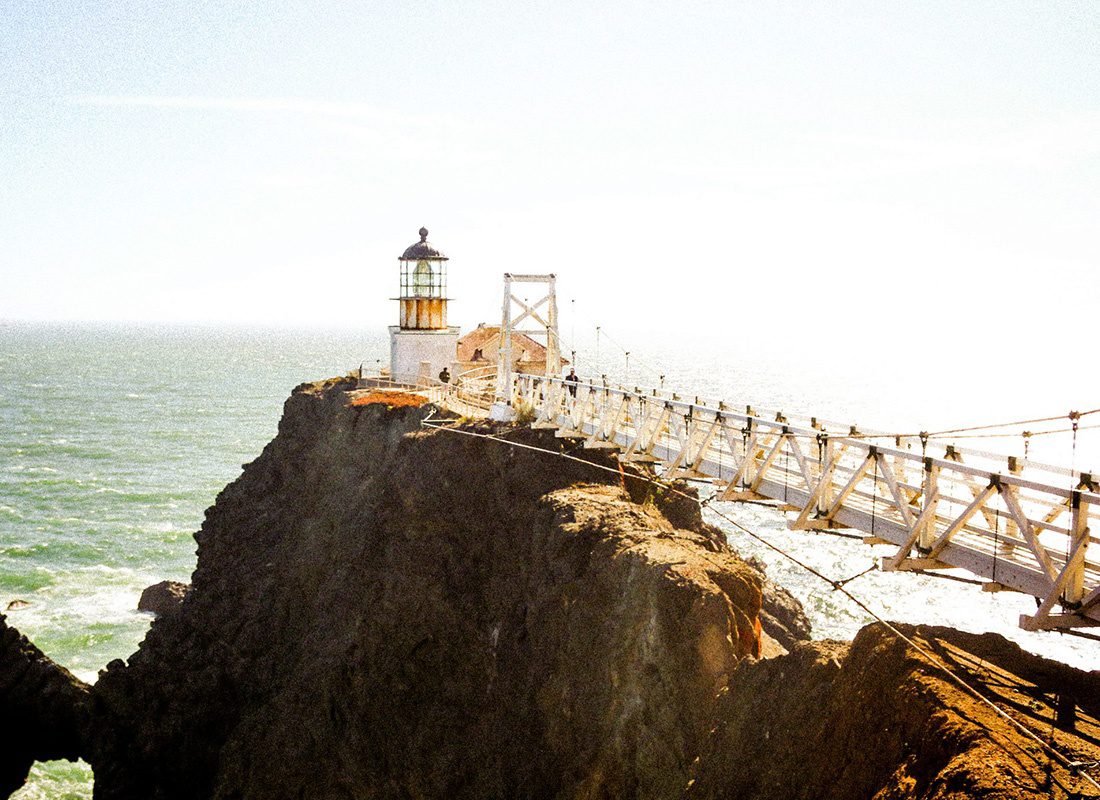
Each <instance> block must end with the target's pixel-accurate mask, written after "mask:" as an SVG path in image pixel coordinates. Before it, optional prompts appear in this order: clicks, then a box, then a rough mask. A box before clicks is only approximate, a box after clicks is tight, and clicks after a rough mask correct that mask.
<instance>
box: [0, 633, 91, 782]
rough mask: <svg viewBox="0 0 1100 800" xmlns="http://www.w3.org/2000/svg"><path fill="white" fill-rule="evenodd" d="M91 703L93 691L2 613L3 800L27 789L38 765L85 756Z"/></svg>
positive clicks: (0, 739)
mask: <svg viewBox="0 0 1100 800" xmlns="http://www.w3.org/2000/svg"><path fill="white" fill-rule="evenodd" d="M89 703H90V697H89V687H88V686H87V685H86V684H84V683H83V682H82V681H79V680H77V679H76V678H75V677H73V675H72V674H71V673H70V672H69V671H68V670H66V669H62V668H61V667H59V666H57V665H56V664H54V663H53V662H52V661H50V660H49V659H48V658H46V656H45V655H43V653H42V651H41V650H39V649H38V648H37V647H35V646H34V645H33V644H31V643H30V642H29V641H27V638H26V637H25V636H23V635H22V634H20V633H19V631H17V630H15V629H14V628H9V627H8V625H7V621H6V620H5V619H4V616H3V615H2V614H0V797H7V796H8V795H9V794H10V793H11V792H14V791H15V790H16V789H18V788H19V787H20V786H22V785H23V781H25V780H26V778H27V773H28V772H29V771H30V768H31V765H32V764H33V763H34V762H35V761H45V760H49V759H59V758H65V759H69V760H70V761H75V760H76V759H77V758H78V757H79V755H80V752H81V749H82V739H83V737H84V734H85V732H86V731H87V730H88V724H89V718H88V706H89Z"/></svg>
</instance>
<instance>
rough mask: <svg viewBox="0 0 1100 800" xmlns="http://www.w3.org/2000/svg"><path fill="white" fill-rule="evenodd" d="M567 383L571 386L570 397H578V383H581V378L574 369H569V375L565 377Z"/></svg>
mask: <svg viewBox="0 0 1100 800" xmlns="http://www.w3.org/2000/svg"><path fill="white" fill-rule="evenodd" d="M565 380H566V383H568V384H569V386H568V388H569V395H570V397H576V396H577V383H578V382H580V378H578V377H577V371H576V370H575V369H573V367H570V368H569V374H568V375H566V376H565Z"/></svg>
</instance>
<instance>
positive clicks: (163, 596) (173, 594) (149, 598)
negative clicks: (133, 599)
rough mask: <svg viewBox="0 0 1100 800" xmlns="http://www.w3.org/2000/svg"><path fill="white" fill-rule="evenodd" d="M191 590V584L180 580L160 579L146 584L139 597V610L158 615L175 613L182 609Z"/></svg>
mask: <svg viewBox="0 0 1100 800" xmlns="http://www.w3.org/2000/svg"><path fill="white" fill-rule="evenodd" d="M189 591H191V586H190V585H189V584H186V583H180V582H179V581H160V582H159V583H154V584H153V585H152V586H146V587H145V590H144V591H143V592H142V593H141V597H140V598H139V599H138V605H137V607H138V611H147V612H149V613H150V614H156V615H157V616H158V617H160V616H164V615H166V614H174V613H176V612H177V611H179V610H180V606H182V605H183V599H184V598H185V597H187V593H188V592H189Z"/></svg>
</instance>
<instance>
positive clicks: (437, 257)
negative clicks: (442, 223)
mask: <svg viewBox="0 0 1100 800" xmlns="http://www.w3.org/2000/svg"><path fill="white" fill-rule="evenodd" d="M401 260H402V261H424V260H434V261H446V260H447V256H445V255H443V253H441V252H439V250H437V249H436V248H435V245H433V244H432V243H431V242H429V241H428V229H427V228H421V229H420V241H419V242H417V243H416V244H411V245H409V246H408V247H407V248H405V252H404V253H402V254H401Z"/></svg>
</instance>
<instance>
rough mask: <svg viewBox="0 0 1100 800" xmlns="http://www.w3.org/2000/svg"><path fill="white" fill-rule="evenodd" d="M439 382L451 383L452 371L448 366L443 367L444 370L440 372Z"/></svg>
mask: <svg viewBox="0 0 1100 800" xmlns="http://www.w3.org/2000/svg"><path fill="white" fill-rule="evenodd" d="M439 382H440V383H450V382H451V371H450V370H449V369H447V368H446V367H444V368H443V369H442V371H440V373H439Z"/></svg>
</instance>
